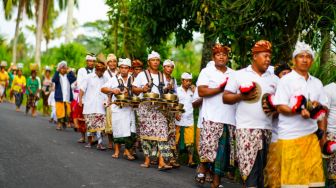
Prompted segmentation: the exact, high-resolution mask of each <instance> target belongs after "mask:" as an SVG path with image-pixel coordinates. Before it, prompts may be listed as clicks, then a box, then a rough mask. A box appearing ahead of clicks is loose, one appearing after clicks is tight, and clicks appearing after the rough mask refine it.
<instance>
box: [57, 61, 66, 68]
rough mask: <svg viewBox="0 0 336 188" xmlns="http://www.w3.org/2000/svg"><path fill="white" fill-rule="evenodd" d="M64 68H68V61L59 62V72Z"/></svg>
mask: <svg viewBox="0 0 336 188" xmlns="http://www.w3.org/2000/svg"><path fill="white" fill-rule="evenodd" d="M63 67H67V62H66V61H61V62H59V63H58V65H57V70H59V69H60V68H63Z"/></svg>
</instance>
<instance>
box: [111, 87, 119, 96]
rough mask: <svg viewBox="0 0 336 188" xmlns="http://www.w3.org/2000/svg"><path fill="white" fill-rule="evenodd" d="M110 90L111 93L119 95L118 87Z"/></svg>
mask: <svg viewBox="0 0 336 188" xmlns="http://www.w3.org/2000/svg"><path fill="white" fill-rule="evenodd" d="M111 91H112V93H113V94H115V95H119V94H121V91H120V89H119V88H115V89H112V90H111Z"/></svg>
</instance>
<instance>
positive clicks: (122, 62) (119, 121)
mask: <svg viewBox="0 0 336 188" xmlns="http://www.w3.org/2000/svg"><path fill="white" fill-rule="evenodd" d="M118 66H119V71H120V74H119V75H118V76H116V77H113V78H112V79H110V80H109V81H108V82H107V83H106V84H104V86H103V87H102V89H101V90H102V92H104V93H105V94H109V93H111V92H112V91H113V89H119V90H120V92H121V93H123V94H125V95H127V96H129V95H128V94H129V91H130V89H131V88H132V87H131V86H132V85H131V84H132V83H131V75H129V74H128V73H129V71H130V68H131V60H130V59H128V58H126V59H121V58H119V63H118ZM115 99H116V97H115V96H113V100H115ZM111 108H112V117H113V118H112V125H113V129H112V132H113V139H114V140H113V141H114V154H113V155H112V157H113V158H116V159H117V158H119V153H120V145H121V144H125V150H124V156H126V157H127V159H128V160H134V159H135V158H134V156H133V155H132V147H133V144H134V142H135V138H136V137H135V132H136V130H135V118H134V111H133V109H132V107H130V106H123V107H122V108H121V107H119V106H117V105H115V104H112V107H111Z"/></svg>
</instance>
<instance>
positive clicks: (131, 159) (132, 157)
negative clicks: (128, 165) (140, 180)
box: [124, 154, 135, 161]
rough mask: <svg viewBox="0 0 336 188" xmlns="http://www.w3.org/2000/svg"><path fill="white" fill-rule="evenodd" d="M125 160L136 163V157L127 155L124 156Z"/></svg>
mask: <svg viewBox="0 0 336 188" xmlns="http://www.w3.org/2000/svg"><path fill="white" fill-rule="evenodd" d="M124 158H126V159H127V160H129V161H134V160H135V157H134V156H133V155H126V154H124Z"/></svg>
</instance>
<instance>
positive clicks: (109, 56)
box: [106, 54, 117, 62]
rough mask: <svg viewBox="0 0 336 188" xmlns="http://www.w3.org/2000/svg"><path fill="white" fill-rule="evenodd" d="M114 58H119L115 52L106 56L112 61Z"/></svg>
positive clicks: (107, 59)
mask: <svg viewBox="0 0 336 188" xmlns="http://www.w3.org/2000/svg"><path fill="white" fill-rule="evenodd" d="M112 60H117V57H116V56H115V55H114V54H109V55H108V56H107V58H106V61H107V62H109V61H112Z"/></svg>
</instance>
